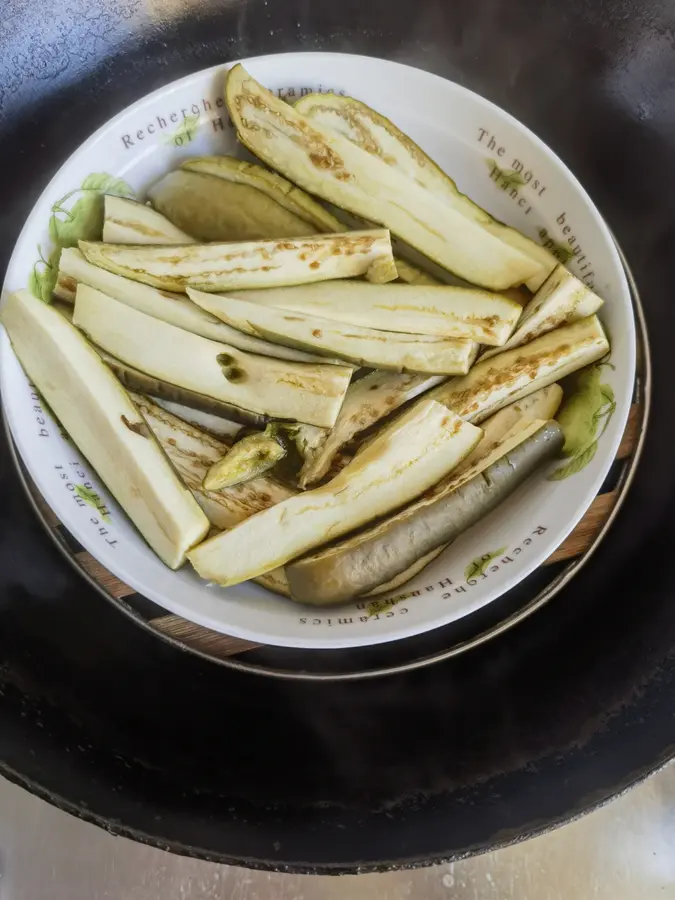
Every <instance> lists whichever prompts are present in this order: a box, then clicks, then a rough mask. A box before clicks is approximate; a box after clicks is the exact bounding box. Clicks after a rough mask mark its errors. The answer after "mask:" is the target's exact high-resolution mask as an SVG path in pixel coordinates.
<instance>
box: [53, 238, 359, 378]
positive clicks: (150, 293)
mask: <svg viewBox="0 0 675 900" xmlns="http://www.w3.org/2000/svg"><path fill="white" fill-rule="evenodd" d="M80 283H81V284H88V285H89V287H92V288H96V290H97V291H102V292H103V293H104V294H107V295H108V296H109V297H113V298H114V299H115V300H119V301H120V302H121V303H126V304H127V306H133V308H134V309H137V310H139V311H140V312H144V313H147V314H148V315H149V316H153V317H154V318H155V319H161V320H162V321H163V322H169V323H170V324H171V325H176V326H178V328H184V329H185V330H186V331H191V332H192V333H193V334H199V335H201V336H202V337H205V338H209V339H210V340H212V341H220V342H221V343H223V344H230V345H231V346H232V347H236V348H237V349H238V350H245V351H247V352H248V353H258V354H260V355H261V356H271V357H273V358H275V359H288V360H292V361H293V362H314V363H335V364H337V365H343V363H342V362H341V361H340V360H332V359H330V358H328V357H325V356H318V355H317V354H315V353H305V352H304V351H302V350H292V349H291V348H290V347H282V346H281V345H280V344H272V343H271V342H270V341H263V340H262V338H256V337H251V336H250V335H247V334H242V332H241V331H237V329H236V328H230V326H229V325H225V323H224V322H221V321H220V319H217V318H216V317H215V316H212V315H210V314H209V313H207V312H205V311H204V310H203V309H201V308H200V307H198V306H196V305H195V304H194V303H192V301H190V300H188V299H187V298H186V297H185V295H184V294H174V293H171V292H170V291H161V290H159V289H158V288H154V287H150V286H149V285H147V284H139V283H138V282H137V281H131V280H130V279H129V278H123V277H122V276H121V275H114V274H113V273H112V272H106V270H105V269H100V268H99V267H98V266H95V265H92V263H90V262H88V261H87V260H86V259H85V258H84V256H83V255H82V253H81V252H80V251H79V250H76V249H75V248H70V249H67V250H63V252H62V253H61V259H60V261H59V274H58V279H57V282H56V288H55V290H54V294H55V296H56V297H57V298H58V299H62V300H64V301H66V302H70V303H74V302H75V293H76V291H77V285H78V284H80Z"/></svg>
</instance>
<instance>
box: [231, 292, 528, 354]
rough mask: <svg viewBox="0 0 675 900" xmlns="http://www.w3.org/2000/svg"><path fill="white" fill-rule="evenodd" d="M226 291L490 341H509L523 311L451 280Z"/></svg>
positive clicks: (351, 319)
mask: <svg viewBox="0 0 675 900" xmlns="http://www.w3.org/2000/svg"><path fill="white" fill-rule="evenodd" d="M228 296H230V297H232V296H234V297H235V298H239V299H242V300H249V301H250V302H252V303H259V304H260V305H261V306H272V307H274V308H277V309H287V310H291V311H292V312H298V313H302V314H303V315H308V316H320V317H322V318H324V319H331V320H332V321H335V322H344V323H346V324H348V325H359V326H361V327H363V328H375V329H378V330H380V331H397V332H401V333H402V334H426V335H430V336H432V337H458V338H468V339H469V340H471V341H477V342H478V343H479V344H486V345H492V346H501V345H502V344H505V343H506V341H508V339H509V337H510V336H511V334H512V332H513V329H514V328H515V327H516V324H517V323H518V320H519V319H520V315H521V312H522V308H521V306H520V305H519V304H518V303H516V302H515V301H513V300H508V299H507V298H506V297H503V296H502V295H501V294H494V293H490V292H489V291H481V290H478V289H471V288H469V289H466V288H460V287H451V286H448V285H438V286H434V287H429V286H427V285H411V284H366V283H365V282H362V281H334V282H331V283H330V284H304V285H301V286H299V287H286V288H273V289H271V290H268V291H242V292H241V293H233V292H231V291H230V292H228Z"/></svg>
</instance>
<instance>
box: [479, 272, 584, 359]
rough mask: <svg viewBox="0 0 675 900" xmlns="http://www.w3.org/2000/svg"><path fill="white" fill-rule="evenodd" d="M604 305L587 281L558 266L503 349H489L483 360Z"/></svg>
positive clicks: (525, 310)
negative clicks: (586, 283) (587, 284)
mask: <svg viewBox="0 0 675 900" xmlns="http://www.w3.org/2000/svg"><path fill="white" fill-rule="evenodd" d="M601 306H602V300H601V299H600V297H598V295H597V294H595V293H594V292H593V291H592V290H591V289H590V288H589V287H587V286H586V285H585V284H584V283H583V281H581V280H580V279H578V278H577V277H576V276H574V275H572V273H571V272H568V271H567V269H566V268H565V267H564V266H557V267H556V268H555V269H554V270H553V272H551V274H550V275H549V276H548V278H547V279H546V281H545V282H544V283H543V284H542V286H541V287H540V288H539V290H538V291H537V293H536V294H535V295H534V297H533V298H532V299H531V300H530V302H529V303H528V304H527V306H526V307H525V309H524V310H523V314H522V316H521V318H520V320H519V322H518V327H517V328H516V330H515V331H514V332H513V334H512V335H511V337H510V338H509V339H508V340H507V341H506V343H505V344H503V345H502V346H501V347H498V348H497V347H491V348H489V349H488V350H487V352H486V353H484V354H483V355H482V356H481V359H488V358H489V357H490V356H494V355H495V354H496V353H501V352H503V351H504V350H511V349H513V348H514V347H520V346H522V345H523V344H528V343H529V342H530V341H533V340H534V339H535V338H538V337H540V336H541V335H542V334H546V333H547V332H548V331H553V330H554V329H555V328H558V327H560V326H561V325H565V324H568V323H570V322H577V321H579V319H585V318H586V317H587V316H592V315H593V314H594V313H596V312H597V311H598V310H599V309H600V307H601Z"/></svg>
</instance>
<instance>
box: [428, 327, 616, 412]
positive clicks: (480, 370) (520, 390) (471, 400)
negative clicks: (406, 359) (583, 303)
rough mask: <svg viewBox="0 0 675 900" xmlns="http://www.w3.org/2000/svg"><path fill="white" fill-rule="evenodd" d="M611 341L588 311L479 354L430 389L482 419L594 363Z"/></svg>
mask: <svg viewBox="0 0 675 900" xmlns="http://www.w3.org/2000/svg"><path fill="white" fill-rule="evenodd" d="M608 352H609V341H608V340H607V337H606V335H605V332H604V331H603V328H602V325H601V324H600V320H599V319H598V317H597V316H588V318H586V319H580V320H579V321H578V322H573V323H572V324H571V325H563V326H561V327H560V328H556V329H555V331H549V332H548V333H547V334H544V335H542V336H541V337H539V338H535V340H533V341H531V343H529V344H525V345H524V346H523V347H516V348H515V349H514V350H506V351H504V352H503V353H500V354H498V355H497V356H493V357H491V358H490V359H485V360H483V359H481V360H479V361H478V362H477V363H476V365H475V366H474V367H473V368H472V369H471V371H470V372H469V374H468V375H465V376H464V377H463V378H452V379H450V380H449V381H446V382H444V383H443V384H441V385H440V386H439V387H437V388H435V389H434V390H433V391H432V392H431V393H430V394H429V396H430V397H433V399H434V400H438V402H439V403H443V404H444V405H445V406H447V407H448V409H451V410H452V411H453V412H455V413H456V414H457V415H458V416H461V418H463V419H466V420H467V421H468V422H474V423H478V422H482V421H483V420H484V419H487V417H488V416H490V415H492V413H495V412H497V411H498V410H500V409H501V408H502V407H503V406H507V405H508V404H509V403H515V401H516V400H521V399H522V398H523V397H527V395H528V394H532V393H534V391H536V390H539V388H542V387H546V386H547V385H549V384H553V383H554V382H555V381H559V380H560V379H562V378H564V377H565V376H566V375H570V374H571V373H572V372H576V371H577V370H578V369H582V368H583V367H584V366H588V365H590V364H591V363H594V362H597V360H599V359H601V358H602V357H603V356H605V354H606V353H608Z"/></svg>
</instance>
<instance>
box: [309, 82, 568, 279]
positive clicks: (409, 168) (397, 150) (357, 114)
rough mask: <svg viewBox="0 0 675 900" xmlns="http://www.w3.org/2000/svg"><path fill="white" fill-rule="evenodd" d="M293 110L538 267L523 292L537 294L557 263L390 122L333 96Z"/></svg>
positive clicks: (320, 96)
mask: <svg viewBox="0 0 675 900" xmlns="http://www.w3.org/2000/svg"><path fill="white" fill-rule="evenodd" d="M295 108H296V109H297V110H298V112H300V113H302V115H304V116H306V117H307V118H308V119H309V120H310V121H311V122H312V123H313V124H314V125H320V126H321V127H322V128H323V129H326V130H328V131H332V132H334V133H335V134H338V135H342V137H344V138H346V139H347V140H349V141H351V142H352V143H354V144H356V146H358V147H360V148H361V149H362V150H365V151H366V152H367V153H370V154H371V155H372V156H375V157H377V158H378V159H381V160H383V161H384V162H386V163H387V165H389V166H391V167H392V168H394V169H395V170H396V171H398V172H400V173H401V175H403V176H405V177H406V178H409V179H411V180H414V181H416V182H418V183H419V184H421V185H423V186H424V187H425V188H426V189H427V190H428V191H429V192H430V193H432V194H434V195H435V196H437V197H440V198H442V199H444V200H445V201H446V202H447V203H449V204H451V205H452V206H453V207H455V208H457V209H458V210H461V211H462V213H463V214H464V215H465V216H466V217H467V218H468V219H470V220H472V221H475V222H477V223H479V224H480V225H481V226H482V227H483V228H484V229H485V230H486V231H487V232H488V233H489V234H492V235H494V237H497V238H499V239H500V240H501V241H503V242H504V243H506V244H509V245H510V246H511V247H514V248H515V249H517V250H520V251H521V252H522V253H525V254H526V255H527V256H528V257H530V258H531V259H532V260H533V261H534V262H535V263H536V264H537V266H538V271H537V274H536V275H533V276H532V277H531V278H529V279H528V281H527V286H528V287H529V288H530V289H531V290H533V291H536V290H537V289H538V288H539V287H540V286H541V284H542V282H543V281H544V279H545V278H546V277H547V275H548V274H549V273H550V272H551V271H552V269H553V268H554V267H555V266H556V264H557V260H556V258H555V257H554V256H553V254H551V253H549V252H548V250H546V249H545V248H544V247H542V246H541V245H540V244H538V243H537V242H536V241H533V240H532V239H531V238H528V237H526V236H525V235H524V234H521V232H519V231H517V230H516V229H515V228H510V227H509V226H508V225H504V224H502V223H501V222H498V221H497V220H496V219H494V218H493V217H492V216H491V215H490V214H489V213H488V212H486V211H485V210H484V209H481V207H480V206H478V205H477V204H476V203H474V202H473V201H472V200H470V199H469V197H467V196H466V195H465V194H462V193H461V192H460V191H459V189H458V188H457V185H456V184H455V182H454V181H453V180H452V178H450V176H449V175H446V174H445V172H444V171H443V170H442V169H441V168H440V166H437V165H436V163H435V162H434V161H433V160H432V159H431V158H430V157H429V156H427V154H426V153H425V152H424V151H423V150H422V148H421V147H419V146H418V145H417V144H416V143H415V142H414V141H413V140H411V138H409V137H408V135H407V134H404V133H403V132H402V131H401V130H400V129H398V128H397V127H396V126H395V125H394V124H393V123H392V122H390V121H389V119H386V118H385V117H384V116H382V115H380V114H379V113H377V112H375V110H374V109H371V108H370V107H369V106H366V104H365V103H361V102H360V101H359V100H355V99H354V98H353V97H344V96H339V95H337V94H332V95H331V94H308V95H307V96H305V97H302V98H301V99H300V100H298V101H297V102H296V103H295Z"/></svg>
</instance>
